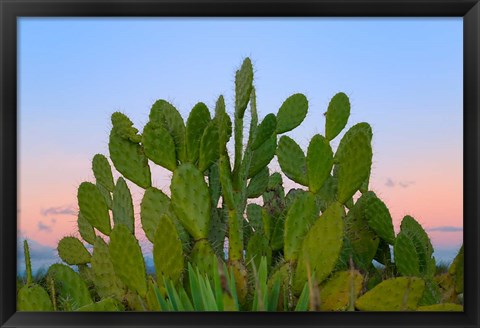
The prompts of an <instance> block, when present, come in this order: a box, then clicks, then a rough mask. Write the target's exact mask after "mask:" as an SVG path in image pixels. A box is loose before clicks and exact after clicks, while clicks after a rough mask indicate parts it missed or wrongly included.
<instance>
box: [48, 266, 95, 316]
mask: <svg viewBox="0 0 480 328" xmlns="http://www.w3.org/2000/svg"><path fill="white" fill-rule="evenodd" d="M47 275H48V276H49V277H50V278H51V279H53V281H54V282H55V290H56V291H57V293H58V295H59V296H61V297H62V298H64V299H70V300H71V301H72V302H71V305H72V310H75V309H77V308H79V307H82V306H84V305H87V304H90V303H92V302H93V301H92V298H91V296H90V293H89V291H88V287H87V285H86V284H85V282H84V281H83V280H82V278H81V277H80V276H79V274H78V273H76V272H75V271H73V270H72V269H71V268H70V267H68V266H66V265H63V264H53V265H51V266H50V268H49V269H48V273H47Z"/></svg>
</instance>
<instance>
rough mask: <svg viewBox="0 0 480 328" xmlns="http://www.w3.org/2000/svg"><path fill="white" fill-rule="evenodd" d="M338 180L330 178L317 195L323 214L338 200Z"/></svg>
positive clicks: (333, 177)
mask: <svg viewBox="0 0 480 328" xmlns="http://www.w3.org/2000/svg"><path fill="white" fill-rule="evenodd" d="M337 186H338V180H337V178H336V177H335V176H332V175H331V176H329V177H328V178H327V179H326V180H325V182H324V183H323V186H322V188H320V190H319V191H318V193H317V194H316V196H317V203H318V206H319V208H320V210H321V211H322V212H323V211H325V209H326V208H327V207H328V206H329V205H330V204H331V203H333V202H334V201H335V200H336V198H337Z"/></svg>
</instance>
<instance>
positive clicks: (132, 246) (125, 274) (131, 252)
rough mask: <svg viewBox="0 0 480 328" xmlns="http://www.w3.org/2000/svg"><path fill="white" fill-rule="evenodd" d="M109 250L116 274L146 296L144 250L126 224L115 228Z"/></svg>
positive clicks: (141, 294) (126, 283)
mask: <svg viewBox="0 0 480 328" xmlns="http://www.w3.org/2000/svg"><path fill="white" fill-rule="evenodd" d="M109 250H110V257H111V259H112V263H113V268H114V270H115V274H116V275H117V276H118V277H119V278H120V280H121V281H122V282H123V283H124V284H125V285H127V286H128V288H130V289H131V290H133V291H136V292H137V293H138V294H139V295H140V296H142V297H145V295H146V293H147V280H146V270H145V261H144V259H143V254H142V250H141V249H140V245H139V244H138V240H137V239H136V238H135V236H134V235H133V234H132V233H131V231H130V230H129V229H128V228H127V227H126V226H125V225H124V224H119V225H116V226H115V227H114V228H113V230H112V233H111V235H110V246H109ZM125 254H128V256H125Z"/></svg>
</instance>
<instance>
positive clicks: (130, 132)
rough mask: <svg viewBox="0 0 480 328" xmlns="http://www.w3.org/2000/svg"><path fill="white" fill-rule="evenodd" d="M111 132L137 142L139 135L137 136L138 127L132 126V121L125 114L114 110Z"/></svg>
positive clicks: (139, 138)
mask: <svg viewBox="0 0 480 328" xmlns="http://www.w3.org/2000/svg"><path fill="white" fill-rule="evenodd" d="M112 125H113V127H112V132H114V133H115V134H116V135H117V136H119V137H120V138H122V139H125V140H129V141H131V142H133V143H139V142H140V140H141V136H139V135H138V134H137V133H138V129H136V128H135V127H134V126H133V122H132V121H131V120H130V119H129V118H128V116H127V115H125V114H123V113H120V112H115V113H113V114H112Z"/></svg>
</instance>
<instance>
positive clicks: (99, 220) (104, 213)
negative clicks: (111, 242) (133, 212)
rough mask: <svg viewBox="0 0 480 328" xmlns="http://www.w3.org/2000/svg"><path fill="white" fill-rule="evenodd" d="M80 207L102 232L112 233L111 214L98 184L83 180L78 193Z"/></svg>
mask: <svg viewBox="0 0 480 328" xmlns="http://www.w3.org/2000/svg"><path fill="white" fill-rule="evenodd" d="M77 199H78V207H79V208H80V212H81V213H82V215H83V216H84V217H85V219H87V221H88V222H89V223H90V224H91V225H92V226H94V227H95V228H97V229H98V230H99V231H100V232H102V233H104V234H106V235H109V234H110V230H111V227H110V214H109V213H108V207H107V204H106V203H105V199H104V198H103V196H102V194H101V193H100V191H99V190H98V188H97V186H95V185H94V184H93V183H90V182H82V183H81V184H80V187H79V188H78V193H77Z"/></svg>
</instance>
